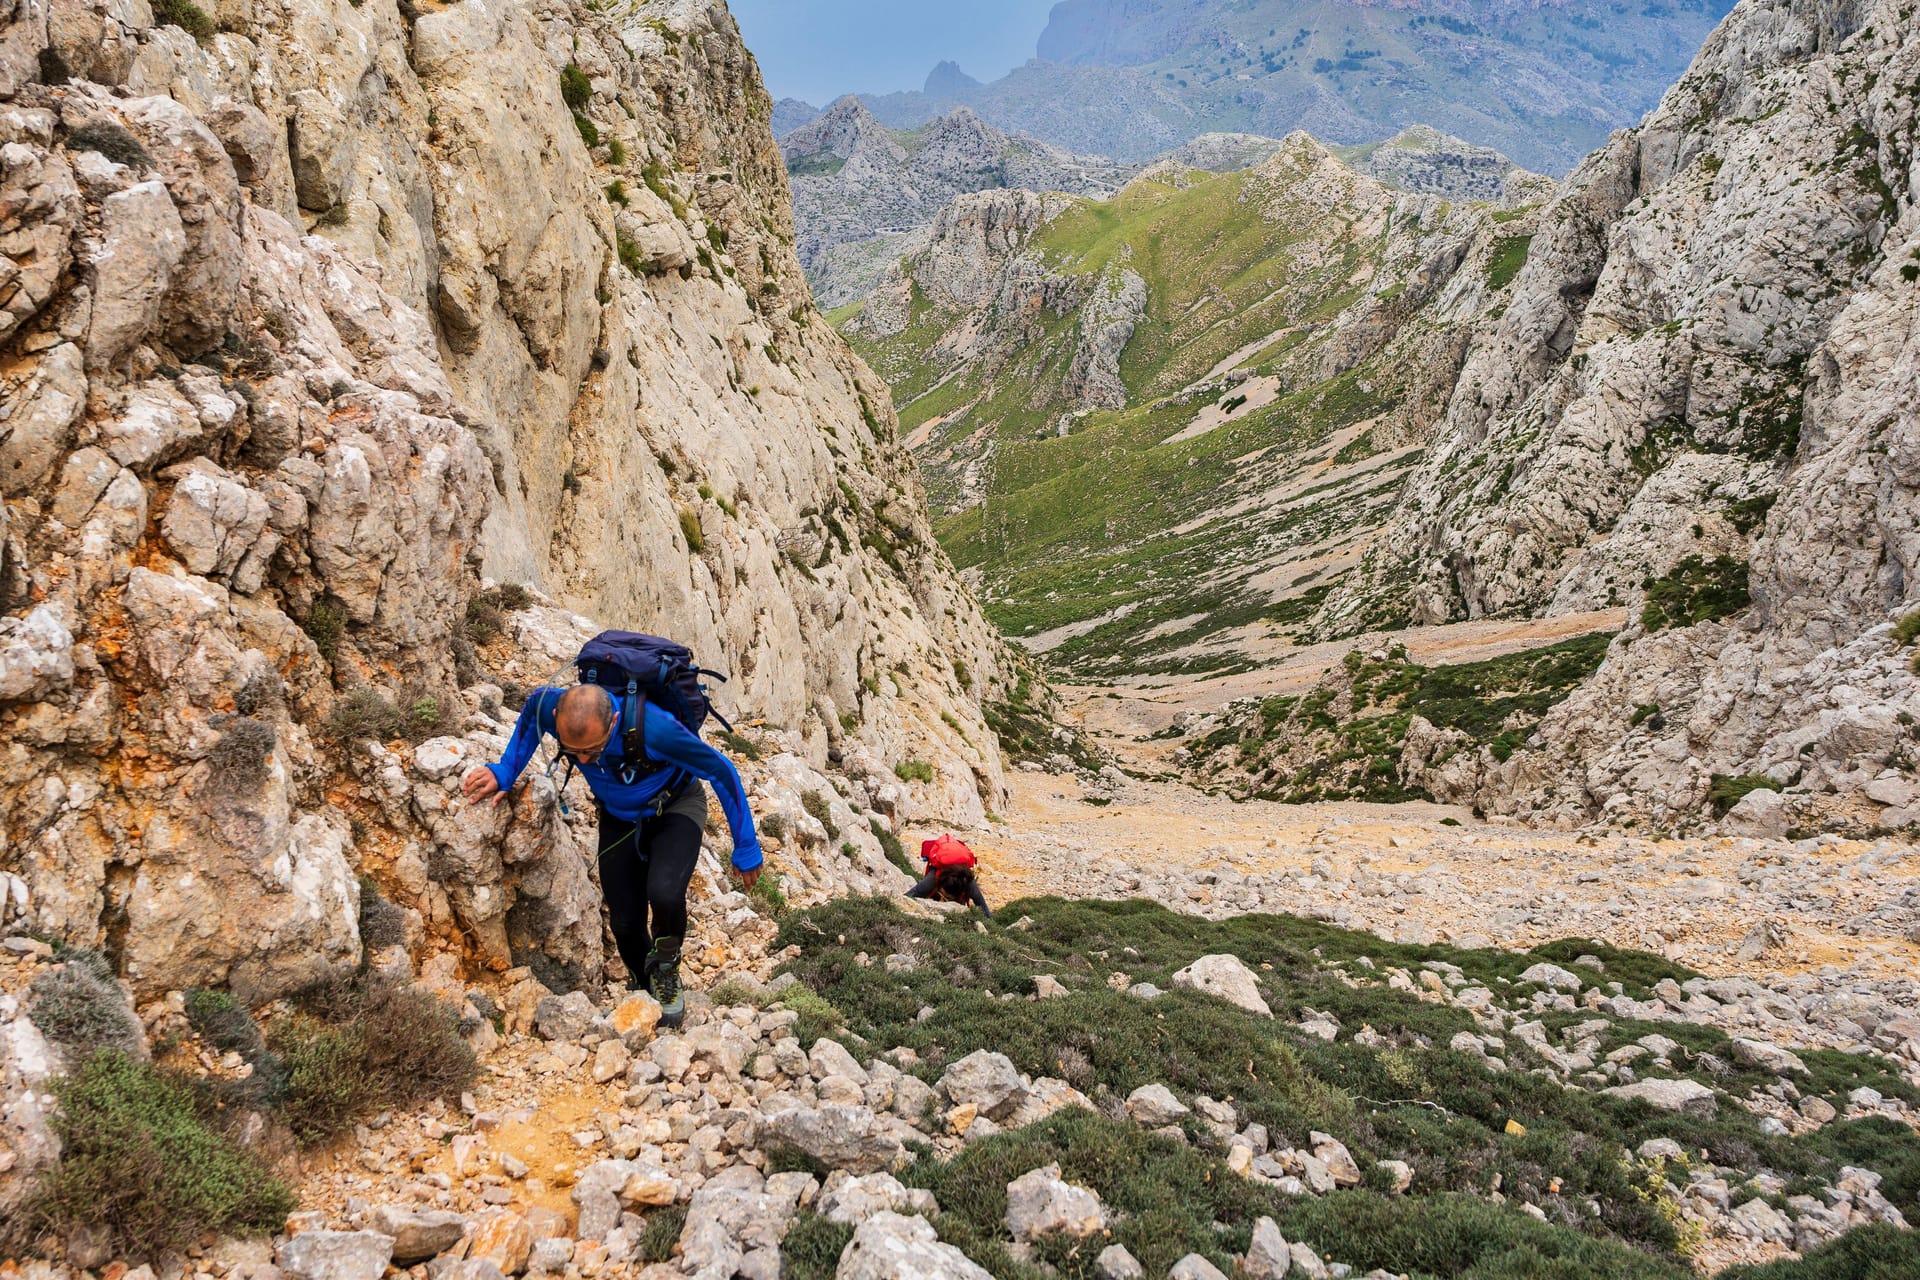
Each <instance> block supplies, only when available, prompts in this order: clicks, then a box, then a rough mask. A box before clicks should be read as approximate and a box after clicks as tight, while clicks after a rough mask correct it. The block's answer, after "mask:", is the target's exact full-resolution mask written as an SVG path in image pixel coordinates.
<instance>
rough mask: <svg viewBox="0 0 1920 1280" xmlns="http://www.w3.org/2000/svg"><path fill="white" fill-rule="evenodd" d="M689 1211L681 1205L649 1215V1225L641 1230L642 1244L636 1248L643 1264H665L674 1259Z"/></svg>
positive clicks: (655, 1211)
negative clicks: (675, 1247)
mask: <svg viewBox="0 0 1920 1280" xmlns="http://www.w3.org/2000/svg"><path fill="white" fill-rule="evenodd" d="M686 1225H687V1211H686V1208H685V1207H684V1206H681V1205H669V1206H668V1207H667V1208H664V1209H655V1210H654V1211H653V1212H652V1213H649V1214H648V1215H647V1225H646V1226H645V1227H643V1228H641V1231H640V1242H639V1244H638V1245H637V1246H636V1247H635V1252H636V1253H637V1255H638V1257H639V1259H640V1261H642V1262H665V1261H667V1260H668V1259H669V1258H671V1257H673V1246H674V1245H676V1244H678V1243H679V1242H680V1233H681V1231H683V1230H685V1229H686Z"/></svg>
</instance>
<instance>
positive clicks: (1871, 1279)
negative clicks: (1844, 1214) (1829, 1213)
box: [1718, 1222, 1920, 1280]
mask: <svg viewBox="0 0 1920 1280" xmlns="http://www.w3.org/2000/svg"><path fill="white" fill-rule="evenodd" d="M1916 1277H1920V1253H1916V1250H1915V1240H1914V1238H1913V1233H1912V1232H1911V1231H1902V1230H1900V1229H1899V1228H1898V1227H1890V1226H1888V1225H1886V1224H1885V1223H1881V1222H1876V1223H1873V1224H1871V1225H1870V1226H1865V1227H1856V1228H1855V1229H1854V1230H1852V1231H1849V1232H1847V1234H1845V1235H1843V1236H1841V1237H1840V1238H1839V1239H1838V1240H1833V1241H1830V1242H1828V1243H1826V1244H1823V1245H1821V1246H1820V1247H1819V1248H1818V1249H1814V1250H1812V1251H1810V1252H1808V1253H1806V1254H1803V1255H1802V1256H1801V1257H1799V1258H1783V1259H1781V1260H1780V1261H1778V1262H1769V1263H1766V1264H1765V1265H1756V1266H1741V1267H1730V1268H1728V1269H1727V1270H1725V1271H1722V1272H1721V1273H1720V1274H1719V1277H1718V1280H1915V1278H1916Z"/></svg>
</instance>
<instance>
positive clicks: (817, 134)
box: [780, 98, 1134, 307]
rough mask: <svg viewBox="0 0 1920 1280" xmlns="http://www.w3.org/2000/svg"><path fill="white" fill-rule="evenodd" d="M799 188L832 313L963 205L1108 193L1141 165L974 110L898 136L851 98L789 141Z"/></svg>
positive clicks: (811, 263) (808, 248)
mask: <svg viewBox="0 0 1920 1280" xmlns="http://www.w3.org/2000/svg"><path fill="white" fill-rule="evenodd" d="M780 146H781V150H782V151H783V152H784V153H785V155H786V162H787V175H788V181H789V182H790V183H791V185H792V187H793V217H794V225H795V227H796V228H797V230H798V233H799V251H800V263H801V265H802V266H803V267H805V268H806V270H807V275H808V278H809V279H810V280H811V281H812V283H813V293H814V297H815V298H816V299H817V300H818V301H819V303H820V305H821V306H822V307H837V306H841V305H843V304H845V303H848V302H852V301H854V300H855V299H857V298H859V297H861V296H862V295H863V294H865V293H866V292H867V290H869V289H871V288H872V287H873V285H874V283H875V282H876V281H877V280H878V279H879V277H880V276H881V275H882V274H883V273H884V272H885V271H886V269H887V268H888V267H889V266H890V265H891V264H892V262H893V260H894V259H895V258H897V257H899V256H900V254H901V252H902V248H903V245H904V244H905V242H906V240H907V239H908V237H909V235H910V233H912V232H914V231H917V230H919V229H920V228H923V227H925V226H926V225H927V224H928V223H929V222H931V221H932V220H933V215H934V213H935V212H936V211H938V210H939V209H940V208H941V207H942V206H944V205H945V204H946V203H947V202H948V201H950V200H952V199H953V198H954V197H955V196H957V195H960V194H962V193H963V192H969V191H980V190H984V189H987V188H992V187H1032V188H1035V189H1037V190H1040V191H1068V192H1074V193H1077V194H1102V195H1104V194H1106V193H1108V192H1111V191H1113V190H1115V189H1116V188H1118V187H1119V186H1120V184H1121V183H1123V182H1125V181H1126V180H1127V179H1128V178H1129V177H1131V176H1132V174H1133V172H1134V166H1122V165H1116V164H1114V163H1113V162H1111V161H1108V160H1101V159H1089V158H1087V157H1083V156H1076V155H1071V154H1069V153H1068V152H1065V151H1062V150H1060V149H1059V148H1058V147H1050V146H1048V145H1046V144H1045V143H1042V142H1036V141H1034V140H1033V139H1032V138H1026V137H1017V138H1016V137H1008V136H1007V135H1006V134H1004V133H1002V132H1001V131H1000V130H998V129H995V128H993V127H992V126H991V125H988V124H986V123H985V122H983V121H982V120H981V119H980V117H979V116H977V115H975V114H974V113H973V112H972V111H969V110H967V109H965V108H962V109H960V110H957V111H954V112H952V113H951V114H949V115H945V116H941V117H940V118H939V119H936V120H933V121H931V122H929V123H927V124H926V125H924V126H922V127H921V128H918V129H913V130H905V131H898V130H893V129H888V128H886V127H885V126H883V125H881V123H880V122H879V121H878V120H875V119H874V118H873V116H872V114H871V113H869V112H868V110H867V109H866V107H864V106H862V105H861V103H860V100H859V99H858V98H842V99H841V100H840V101H838V102H836V103H834V104H833V106H832V107H831V108H830V109H829V110H828V111H827V112H826V114H824V115H822V116H820V117H819V118H818V119H816V120H814V121H813V122H812V123H810V124H807V125H806V126H804V127H802V128H800V129H796V130H795V131H794V132H792V133H789V134H787V135H786V136H785V137H783V138H782V139H781V141H780Z"/></svg>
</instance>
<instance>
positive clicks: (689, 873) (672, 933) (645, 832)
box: [600, 778, 707, 991]
mask: <svg viewBox="0 0 1920 1280" xmlns="http://www.w3.org/2000/svg"><path fill="white" fill-rule="evenodd" d="M706 827H707V789H706V787H705V786H703V785H702V784H701V783H700V781H699V779H697V778H694V779H689V780H688V781H687V785H686V790H685V791H683V792H681V794H680V796H679V798H678V799H676V800H674V801H673V802H672V803H671V804H669V805H668V806H667V808H666V810H665V811H664V812H663V813H661V814H659V815H658V816H655V815H654V814H652V813H651V812H649V813H645V814H643V815H642V816H641V820H640V821H639V822H628V821H626V820H625V819H623V818H616V817H614V816H613V815H612V814H610V813H608V812H607V811H606V809H605V808H604V807H603V808H601V810H600V895H601V897H603V898H605V899H606V903H607V922H608V924H609V925H611V926H612V928H613V940H614V943H615V945H616V946H618V947H619V949H620V960H621V962H622V963H623V964H625V965H626V966H627V985H628V986H630V987H632V988H633V989H634V990H636V991H637V990H639V989H640V988H641V987H643V986H645V985H646V980H647V979H646V975H647V956H648V955H649V954H650V953H651V952H652V950H653V940H654V939H655V938H678V939H680V940H682V941H683V942H684V941H685V940H686V936H687V885H688V884H689V883H690V882H691V881H692V880H693V868H694V864H695V863H696V862H698V861H699V858H700V840H701V837H702V836H703V835H704V834H705V833H706ZM649 916H651V917H652V919H651V921H649V919H648V917H649ZM649 924H651V926H652V927H651V929H649V927H648V926H649Z"/></svg>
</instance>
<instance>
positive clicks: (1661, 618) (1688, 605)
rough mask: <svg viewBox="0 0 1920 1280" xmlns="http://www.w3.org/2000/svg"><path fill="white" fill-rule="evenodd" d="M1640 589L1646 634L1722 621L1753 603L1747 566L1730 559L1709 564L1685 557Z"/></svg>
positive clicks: (1699, 558) (1716, 559)
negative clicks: (1644, 601) (1643, 597)
mask: <svg viewBox="0 0 1920 1280" xmlns="http://www.w3.org/2000/svg"><path fill="white" fill-rule="evenodd" d="M1642 585H1643V586H1644V587H1645V588H1646V592H1647V602H1646V605H1645V606H1644V607H1643V608H1642V609H1641V611H1640V625H1641V626H1643V627H1645V628H1646V629H1647V630H1648V631H1662V630H1665V629H1666V628H1668V627H1690V626H1692V625H1693V624H1694V623H1696V622H1707V621H1709V620H1711V619H1714V618H1724V617H1727V616H1728V615H1729V614H1735V613H1738V612H1740V610H1742V609H1744V608H1746V607H1747V606H1748V605H1749V604H1751V603H1753V597H1752V595H1751V594H1750V593H1749V591H1748V587H1747V566H1746V564H1745V563H1744V562H1743V561H1739V560H1735V559H1733V558H1732V557H1731V556H1715V557H1714V558H1713V559H1712V560H1703V559H1702V558H1701V557H1699V556H1688V557H1687V558H1686V559H1684V560H1682V561H1681V562H1680V563H1679V564H1677V565H1675V566H1674V567H1673V568H1672V569H1670V570H1669V571H1668V572H1667V573H1666V574H1665V575H1664V576H1662V577H1659V578H1649V579H1647V580H1646V582H1645V583H1643V584H1642Z"/></svg>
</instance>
